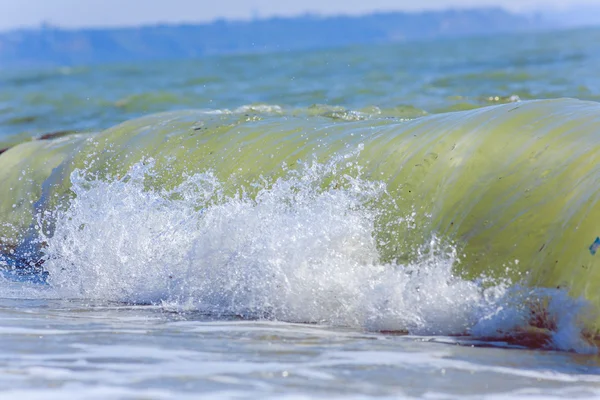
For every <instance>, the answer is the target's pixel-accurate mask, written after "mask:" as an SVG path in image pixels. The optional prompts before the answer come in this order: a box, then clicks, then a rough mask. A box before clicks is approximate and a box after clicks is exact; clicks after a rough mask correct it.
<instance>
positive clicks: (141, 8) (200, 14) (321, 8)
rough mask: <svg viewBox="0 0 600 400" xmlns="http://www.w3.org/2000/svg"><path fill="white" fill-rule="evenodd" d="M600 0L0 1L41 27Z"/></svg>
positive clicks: (4, 15) (14, 24)
mask: <svg viewBox="0 0 600 400" xmlns="http://www.w3.org/2000/svg"><path fill="white" fill-rule="evenodd" d="M580 5H589V6H593V5H600V0H416V1H415V0H0V30H7V29H13V28H18V27H23V26H37V25H40V24H41V23H42V22H43V21H47V22H49V23H51V24H53V25H59V26H63V27H84V26H118V25H139V24H148V23H157V22H168V23H177V22H205V21H211V20H214V19H216V18H229V19H250V18H252V17H253V16H254V17H256V16H259V17H269V16H272V15H285V16H289V15H298V14H303V13H306V12H312V13H317V14H324V15H327V14H353V15H356V14H364V13H369V12H373V11H382V10H407V11H416V10H422V9H443V8H449V7H483V6H502V7H504V8H507V9H509V10H512V11H525V12H529V11H534V10H545V11H547V10H552V11H560V10H566V9H574V8H577V7H578V6H580Z"/></svg>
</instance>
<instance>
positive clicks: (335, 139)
mask: <svg viewBox="0 0 600 400" xmlns="http://www.w3.org/2000/svg"><path fill="white" fill-rule="evenodd" d="M599 36H600V33H599V31H598V30H593V29H588V30H580V31H571V32H560V33H543V34H535V35H533V34H532V35H506V36H502V37H488V38H471V39H452V40H439V41H428V42H418V43H398V44H389V45H379V46H357V47H350V48H341V49H330V50H319V51H312V52H311V51H306V52H285V51H282V52H280V53H274V54H258V55H237V56H222V57H212V58H205V59H199V60H192V61H170V62H166V61H157V62H154V63H144V64H129V65H104V66H90V67H79V66H75V67H72V66H65V67H60V68H46V69H36V70H25V71H13V70H4V71H1V72H0V79H1V84H2V87H3V91H2V94H1V95H0V96H1V97H0V102H1V103H0V148H9V147H10V149H9V150H7V151H5V152H4V153H3V154H1V155H0V167H1V168H2V169H1V170H0V185H1V188H2V194H0V215H1V216H2V217H1V218H2V219H0V225H1V228H0V229H1V230H0V232H1V236H2V245H3V249H4V250H3V252H4V255H3V256H0V257H1V258H0V263H2V264H3V266H4V267H5V270H6V271H8V272H7V273H6V274H5V277H4V278H3V279H2V281H0V298H1V300H0V307H1V309H0V313H1V316H2V318H1V321H2V322H1V323H0V336H1V338H2V340H1V341H0V360H1V361H0V368H1V370H2V372H3V374H2V378H1V379H0V389H1V390H2V397H3V398H31V399H37V398H44V399H47V398H65V397H73V398H125V399H129V398H132V399H135V398H156V399H163V398H164V399H167V398H177V399H179V398H201V397H210V398H214V397H224V398H258V397H260V398H267V397H272V398H307V397H310V398H320V397H350V398H367V397H369V398H371V397H383V398H385V397H392V398H399V397H400V398H433V399H445V398H550V397H564V396H570V397H574V398H596V397H597V396H598V395H599V392H600V376H599V375H598V373H599V372H600V364H599V359H598V355H597V354H598V349H597V347H596V342H595V340H594V335H595V334H594V332H595V329H596V328H597V321H598V316H597V311H598V306H599V303H598V294H597V293H598V291H597V290H596V288H597V287H598V284H597V283H596V282H597V279H595V278H597V274H598V272H597V271H598V270H597V268H596V266H597V263H598V261H597V260H596V258H595V257H594V254H592V253H591V252H590V250H589V248H590V245H593V243H594V239H595V237H596V236H597V235H598V234H600V232H596V223H595V222H594V221H596V219H595V216H596V215H597V213H598V211H597V205H596V202H597V199H598V189H597V187H598V183H599V182H600V173H599V171H598V170H597V168H596V164H597V160H598V159H597V158H596V154H600V152H599V151H598V149H599V148H600V147H599V146H600V145H599V143H598V142H599V139H598V134H597V132H598V129H600V105H598V104H597V103H596V101H597V100H598V99H599V98H600V79H599V78H598V77H597V74H596V73H595V71H597V70H598V67H600V65H599V64H600V53H599V52H598V50H597V48H596V46H595V45H594V43H596V42H597V40H595V38H599ZM563 97H573V98H577V99H580V100H585V101H579V100H568V99H560V98H563ZM544 99H551V100H544ZM532 100H535V101H532ZM538 100H539V101H538ZM185 110H191V111H185ZM165 111H167V112H168V113H162V114H154V113H157V112H165ZM145 115H150V116H148V117H144V118H141V119H136V118H138V117H143V116H145ZM117 124H121V125H117ZM56 131H64V132H61V133H60V134H54V135H51V136H56V138H54V139H52V140H34V141H32V140H31V139H32V138H36V137H40V136H42V135H44V134H46V133H56ZM17 144H18V145H17ZM23 257H29V261H31V262H32V263H33V264H36V263H37V264H36V266H35V268H33V270H32V273H31V274H27V273H26V274H15V273H14V271H11V267H14V265H18V266H19V267H22V265H21V264H22V261H21V259H22V258H23ZM40 261H41V262H40ZM40 266H41V268H43V271H44V274H41V272H40V270H39V268H38V267H40Z"/></svg>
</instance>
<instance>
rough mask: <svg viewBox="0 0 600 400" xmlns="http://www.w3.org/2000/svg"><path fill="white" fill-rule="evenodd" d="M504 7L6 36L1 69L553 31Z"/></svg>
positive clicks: (1, 38)
mask: <svg viewBox="0 0 600 400" xmlns="http://www.w3.org/2000/svg"><path fill="white" fill-rule="evenodd" d="M549 27H550V26H549V23H548V22H544V21H543V20H542V19H541V18H539V17H537V18H536V17H530V16H524V15H516V14H512V13H509V12H507V11H505V10H503V9H500V8H490V9H472V10H447V11H431V12H421V13H401V12H389V13H378V14H372V15H365V16H357V17H351V16H337V17H319V16H312V15H305V16H301V17H295V18H270V19H262V20H253V21H243V22H242V21H225V20H219V21H215V22H212V23H207V24H198V25H155V26H142V27H132V28H106V29H80V30H66V29H61V28H57V27H51V26H43V27H40V28H37V29H23V30H17V31H10V32H5V33H0V68H2V67H23V66H51V65H80V64H97V63H114V62H123V61H139V60H165V59H185V58H197V57H202V56H205V55H212V54H227V53H254V52H271V51H282V50H299V49H315V48H325V47H333V46H343V45H351V44H366V43H384V42H392V41H408V40H415V39H428V38H438V37H456V36H472V35H489V34H495V33H500V32H517V31H526V30H538V29H544V28H549Z"/></svg>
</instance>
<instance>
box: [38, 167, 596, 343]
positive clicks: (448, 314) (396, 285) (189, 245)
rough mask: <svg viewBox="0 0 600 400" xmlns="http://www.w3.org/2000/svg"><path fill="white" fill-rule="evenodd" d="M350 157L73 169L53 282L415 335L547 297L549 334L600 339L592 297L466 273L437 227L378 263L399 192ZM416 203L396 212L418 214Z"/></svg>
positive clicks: (492, 332)
mask: <svg viewBox="0 0 600 400" xmlns="http://www.w3.org/2000/svg"><path fill="white" fill-rule="evenodd" d="M349 158H351V157H350V156H346V157H338V158H337V159H336V160H334V161H332V162H331V163H330V164H327V165H322V164H318V163H312V164H303V167H302V168H301V169H300V170H298V171H288V172H287V173H286V174H285V176H284V177H283V178H280V179H278V180H276V181H274V182H269V181H268V180H266V179H261V180H260V181H258V182H254V183H253V185H249V186H248V190H244V189H243V188H240V189H239V192H238V194H237V195H235V196H226V195H224V194H223V193H224V192H225V190H224V188H226V187H227V182H220V181H219V180H217V179H216V178H215V176H214V175H213V174H212V173H211V172H210V171H206V172H204V173H198V174H195V175H190V176H186V177H185V179H184V182H183V183H182V184H181V185H179V186H178V187H176V188H174V189H172V190H165V189H162V190H155V189H151V188H150V186H149V185H148V177H149V176H152V175H153V174H154V173H155V172H154V169H153V163H152V160H147V161H146V162H143V163H138V164H136V165H135V166H134V167H133V168H132V169H131V170H130V172H129V173H128V174H127V175H126V176H123V177H115V178H114V179H112V180H101V179H96V178H94V177H93V176H89V175H88V174H86V173H85V172H84V171H80V170H76V171H75V172H74V173H73V174H72V176H71V181H72V191H73V193H74V194H75V196H74V197H73V198H72V200H70V204H68V206H67V207H65V208H62V209H59V210H56V211H55V212H54V218H55V220H56V227H55V231H54V233H53V235H52V236H51V237H50V236H49V237H45V238H44V240H45V241H46V244H47V245H46V247H45V249H44V253H45V259H46V261H45V264H44V267H45V268H46V269H47V270H48V272H49V273H50V275H49V279H48V283H49V284H50V285H51V287H52V288H53V289H52V290H54V291H56V293H57V295H58V296H60V297H62V298H65V297H72V298H83V299H99V300H107V301H118V302H126V303H136V304H147V303H152V304H162V305H163V306H164V307H166V308H169V309H173V308H175V309H178V310H182V309H183V310H190V309H191V310H198V311H200V312H204V313H209V314H211V315H213V316H231V315H235V316H241V317H244V318H266V319H275V320H281V321H288V322H302V323H325V324H331V325H338V326H348V327H355V328H359V329H368V330H373V331H401V332H408V333H411V334H417V335H432V334H435V335H465V334H471V335H475V336H478V337H486V338H499V339H501V338H504V337H507V336H510V335H511V334H513V333H515V332H520V331H523V330H526V329H528V328H530V327H531V325H532V316H535V313H534V314H532V310H535V309H536V307H537V308H538V309H539V310H542V309H543V317H541V318H543V320H544V321H545V322H541V323H540V324H541V325H544V328H547V330H548V331H549V340H548V342H547V343H546V344H545V347H547V348H556V349H562V350H572V351H577V352H586V353H588V352H595V351H596V349H595V347H594V346H593V345H591V344H590V343H588V341H586V340H585V339H584V338H583V337H582V324H581V319H582V318H583V317H584V316H585V314H586V312H587V305H586V302H585V301H583V300H579V299H573V298H571V297H569V296H568V295H567V294H566V293H565V292H564V291H563V290H560V289H541V288H539V289H531V288H524V287H521V286H519V285H516V284H511V283H510V282H491V281H490V280H489V279H485V278H484V277H482V278H481V279H479V280H477V281H473V280H466V279H462V278H461V277H460V276H457V275H456V274H455V273H454V272H453V266H454V265H455V264H456V263H458V262H460V259H459V257H458V255H457V251H456V249H455V248H454V247H453V246H447V245H446V244H444V243H441V242H440V241H439V240H437V239H436V238H435V237H432V238H431V240H430V241H429V244H428V245H427V246H425V247H423V248H421V249H420V250H419V255H418V257H417V261H416V262H414V263H411V264H404V265H403V264H399V263H394V264H383V263H381V262H380V261H379V250H378V243H377V239H376V237H377V232H376V231H377V229H383V228H382V226H381V225H380V218H381V216H382V212H381V211H380V210H379V209H378V207H376V204H378V203H380V202H382V201H387V202H389V201H393V199H391V198H390V196H389V195H388V194H387V192H386V188H385V185H384V184H382V183H379V182H373V181H369V180H366V179H362V178H361V175H360V169H359V168H358V167H355V168H354V170H355V172H356V173H355V174H353V175H352V176H350V175H347V174H340V173H338V172H337V170H338V168H337V165H338V164H340V163H344V165H345V166H346V167H348V166H351V164H352V161H351V160H349ZM345 170H347V168H346V169H345ZM325 182H327V183H325ZM229 192H230V191H229ZM249 193H253V194H252V195H250V194H249ZM411 213H412V211H409V212H408V213H407V214H408V215H407V218H405V219H400V220H398V222H397V223H410V220H411V218H410V216H411ZM386 227H387V228H389V226H387V225H386ZM534 319H535V318H534ZM534 325H535V324H534Z"/></svg>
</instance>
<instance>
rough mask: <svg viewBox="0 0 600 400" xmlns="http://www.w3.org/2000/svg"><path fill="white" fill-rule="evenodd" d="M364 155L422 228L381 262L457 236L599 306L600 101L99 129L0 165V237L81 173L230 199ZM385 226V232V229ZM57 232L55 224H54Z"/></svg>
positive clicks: (366, 167) (41, 145)
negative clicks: (188, 184) (216, 184)
mask: <svg viewBox="0 0 600 400" xmlns="http://www.w3.org/2000/svg"><path fill="white" fill-rule="evenodd" d="M358 148H360V149H361V150H360V152H359V153H358V155H357V156H356V160H357V163H358V164H360V165H361V166H362V173H363V177H366V178H369V179H372V180H377V181H384V182H385V183H386V184H387V188H388V192H389V194H390V196H392V197H393V199H394V204H395V207H397V208H394V210H395V211H393V213H394V215H392V214H388V216H389V217H402V216H406V215H408V214H410V213H411V212H415V218H416V220H415V224H414V225H415V226H416V227H418V228H417V229H408V228H407V229H406V230H405V231H402V232H381V235H382V237H385V238H386V240H387V242H386V243H387V244H386V245H385V246H384V248H382V258H383V259H384V260H383V261H386V260H393V259H402V258H405V257H410V254H411V251H412V249H414V248H415V246H416V245H418V244H419V243H421V242H422V241H423V240H426V239H427V238H428V237H429V236H430V235H431V234H436V235H437V236H439V237H442V238H446V239H447V240H453V241H454V242H455V243H456V245H457V246H458V247H459V249H460V251H461V254H464V255H463V256H462V257H461V262H460V263H459V264H458V265H457V270H458V271H460V273H462V274H464V275H465V276H467V277H477V276H479V275H481V274H486V275H489V276H496V277H507V278H511V279H514V280H523V279H525V280H526V281H527V282H528V283H529V284H531V285H536V286H548V287H556V286H561V287H566V288H568V289H569V290H570V292H571V293H572V294H573V295H574V296H580V295H582V296H585V297H586V298H587V299H588V300H590V301H591V302H592V303H593V304H595V305H596V306H597V308H598V309H599V310H600V290H598V289H599V286H600V280H599V278H600V269H599V268H600V254H597V255H594V254H593V253H594V251H593V250H594V248H593V247H592V248H591V249H590V246H591V245H592V244H593V243H594V241H595V240H596V238H597V237H598V236H600V226H598V221H600V205H598V204H597V203H598V200H599V196H600V190H599V188H600V104H598V103H595V102H584V101H579V100H572V99H558V100H545V101H542V100H540V101H528V102H519V103H510V104H502V105H498V106H492V107H486V108H480V109H476V110H470V111H462V112H455V113H448V114H437V115H431V116H425V117H421V118H417V119H414V120H401V119H398V118H389V117H381V116H379V117H378V116H373V115H369V116H368V117H365V118H353V117H352V115H346V116H344V115H342V116H341V117H339V116H338V117H336V118H332V117H331V115H324V114H318V115H314V114H311V113H310V112H307V113H304V114H297V113H296V114H294V113H285V112H282V111H281V110H273V109H268V108H267V109H245V110H240V112H234V113H216V112H215V113H209V112H206V111H177V112H170V113H163V114H156V115H151V116H148V117H144V118H140V119H136V120H131V121H128V122H125V123H123V124H121V125H118V126H116V127H114V128H111V129H108V130H106V131H104V132H101V133H99V134H79V135H71V136H67V137H62V138H59V139H56V140H52V141H33V142H27V143H23V144H20V145H18V146H16V147H13V148H11V149H10V150H8V151H6V152H5V153H3V154H2V155H1V156H0V187H2V188H6V189H7V190H4V191H3V192H2V194H1V195H0V221H2V223H3V224H2V226H0V236H2V237H3V241H4V242H5V243H7V244H9V245H17V244H19V242H20V241H22V240H23V237H24V235H26V232H28V231H29V229H30V226H31V224H32V221H34V218H33V210H34V208H37V209H43V210H52V209H53V208H55V207H57V206H59V205H60V204H61V199H64V197H65V196H68V195H69V187H70V182H69V175H70V173H71V172H72V171H73V170H75V169H76V168H79V169H85V170H87V171H88V172H89V173H90V174H95V175H98V176H101V177H111V176H121V175H123V174H126V173H127V171H128V169H129V168H130V167H131V166H132V165H133V164H135V163H137V162H139V161H141V160H144V159H147V158H148V157H152V158H154V160H155V163H156V169H157V170H158V171H160V172H161V173H160V174H157V176H155V177H153V178H152V179H153V180H152V181H151V182H150V183H149V184H150V185H155V186H157V187H174V186H175V185H177V184H179V183H181V181H182V180H183V179H184V175H185V173H190V172H194V171H205V170H208V169H211V170H213V171H214V173H215V174H216V176H217V177H218V178H219V179H221V180H223V181H225V182H228V184H229V186H228V187H229V188H230V191H231V193H232V194H233V193H235V192H236V191H237V190H238V189H239V187H240V185H247V184H248V183H251V182H255V181H256V180H257V178H258V177H259V176H261V175H262V176H265V177H272V178H276V177H278V176H282V175H283V174H284V173H285V168H283V166H286V168H288V169H289V168H292V169H293V168H296V167H297V163H298V160H310V159H312V158H313V157H314V158H315V159H316V160H319V161H321V162H326V161H327V160H329V159H331V158H332V157H333V156H334V155H336V154H338V153H349V152H352V151H354V150H355V149H358ZM382 226H384V225H382ZM50 229H51V226H50Z"/></svg>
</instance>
